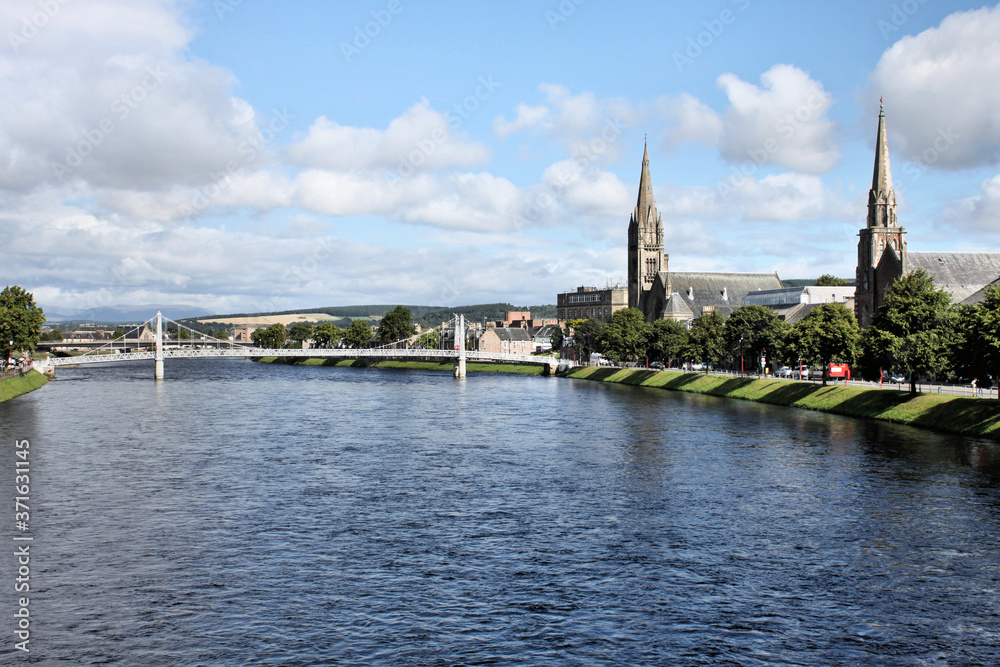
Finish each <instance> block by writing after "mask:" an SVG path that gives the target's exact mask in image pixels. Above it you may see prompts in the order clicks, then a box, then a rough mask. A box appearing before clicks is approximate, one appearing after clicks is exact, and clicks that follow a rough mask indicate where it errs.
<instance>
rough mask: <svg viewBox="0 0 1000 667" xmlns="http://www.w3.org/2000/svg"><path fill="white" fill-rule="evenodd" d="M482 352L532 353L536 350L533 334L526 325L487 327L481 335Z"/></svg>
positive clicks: (480, 348)
mask: <svg viewBox="0 0 1000 667" xmlns="http://www.w3.org/2000/svg"><path fill="white" fill-rule="evenodd" d="M479 351H480V352H493V353H497V352H503V353H507V354H531V353H532V352H534V351H535V347H534V343H533V342H532V340H531V334H530V333H528V330H527V329H526V328H524V327H493V328H487V329H486V330H485V331H484V332H483V334H482V336H480V337H479Z"/></svg>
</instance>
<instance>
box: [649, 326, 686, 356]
mask: <svg viewBox="0 0 1000 667" xmlns="http://www.w3.org/2000/svg"><path fill="white" fill-rule="evenodd" d="M648 335H649V338H648V344H647V346H646V356H647V357H649V358H650V359H652V360H655V361H661V362H664V363H666V362H669V361H670V360H671V359H676V358H678V357H679V356H680V353H681V350H682V349H684V346H685V345H687V342H688V332H687V329H686V328H685V327H684V325H683V324H681V323H680V322H678V321H677V320H656V321H655V322H653V324H652V326H651V327H650V329H649V334H648Z"/></svg>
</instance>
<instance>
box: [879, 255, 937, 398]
mask: <svg viewBox="0 0 1000 667" xmlns="http://www.w3.org/2000/svg"><path fill="white" fill-rule="evenodd" d="M871 328H874V329H877V330H878V331H880V332H882V333H883V334H885V335H884V336H875V335H874V334H872V336H870V337H869V341H868V342H869V344H871V343H878V344H879V345H880V346H881V349H878V348H876V349H872V350H870V352H871V353H872V354H874V355H875V356H876V357H885V356H891V357H892V359H893V360H894V362H895V367H896V368H897V369H899V370H903V371H905V372H906V373H907V375H909V378H910V391H911V392H916V390H917V376H918V375H936V374H938V373H942V372H943V371H945V370H946V369H947V367H948V364H949V361H950V359H949V357H950V354H951V344H952V340H953V337H954V335H955V329H954V312H953V311H952V309H951V296H950V295H949V294H948V293H947V292H945V291H944V290H943V289H937V290H936V289H934V281H933V280H932V279H931V277H930V276H929V275H927V273H926V272H925V271H924V270H923V269H918V270H916V271H914V272H912V273H910V274H907V275H905V276H903V277H902V278H900V279H899V280H897V281H896V282H894V283H893V284H892V286H891V288H890V289H889V293H888V294H886V296H885V300H884V301H883V302H882V305H881V306H879V308H878V310H876V311H875V316H874V317H873V318H872V327H871Z"/></svg>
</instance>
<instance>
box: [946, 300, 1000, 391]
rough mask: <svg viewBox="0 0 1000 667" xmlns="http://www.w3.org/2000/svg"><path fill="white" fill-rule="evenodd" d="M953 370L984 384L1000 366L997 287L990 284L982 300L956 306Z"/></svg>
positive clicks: (995, 374)
mask: <svg viewBox="0 0 1000 667" xmlns="http://www.w3.org/2000/svg"><path fill="white" fill-rule="evenodd" d="M955 331H956V333H957V336H956V345H955V347H954V349H953V352H952V353H953V363H954V368H955V371H956V372H957V373H958V374H959V375H961V376H962V377H965V378H976V380H977V382H978V383H979V385H980V386H985V385H986V383H987V381H988V379H989V376H991V375H992V376H993V377H998V376H1000V375H998V372H997V371H998V370H1000V289H997V288H996V287H995V286H993V285H990V286H989V287H987V288H986V295H985V297H984V299H983V301H982V302H980V303H977V304H975V305H965V306H961V307H960V308H959V309H958V312H957V315H956V320H955Z"/></svg>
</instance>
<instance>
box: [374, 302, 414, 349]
mask: <svg viewBox="0 0 1000 667" xmlns="http://www.w3.org/2000/svg"><path fill="white" fill-rule="evenodd" d="M411 336H413V317H412V316H411V315H410V309H409V308H405V307H403V306H396V307H395V308H393V309H392V310H390V311H389V312H388V313H386V314H385V317H383V318H382V321H381V322H379V325H378V340H379V342H380V343H382V344H383V345H385V344H386V343H394V342H396V341H398V340H404V339H409V338H410V337H411Z"/></svg>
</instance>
